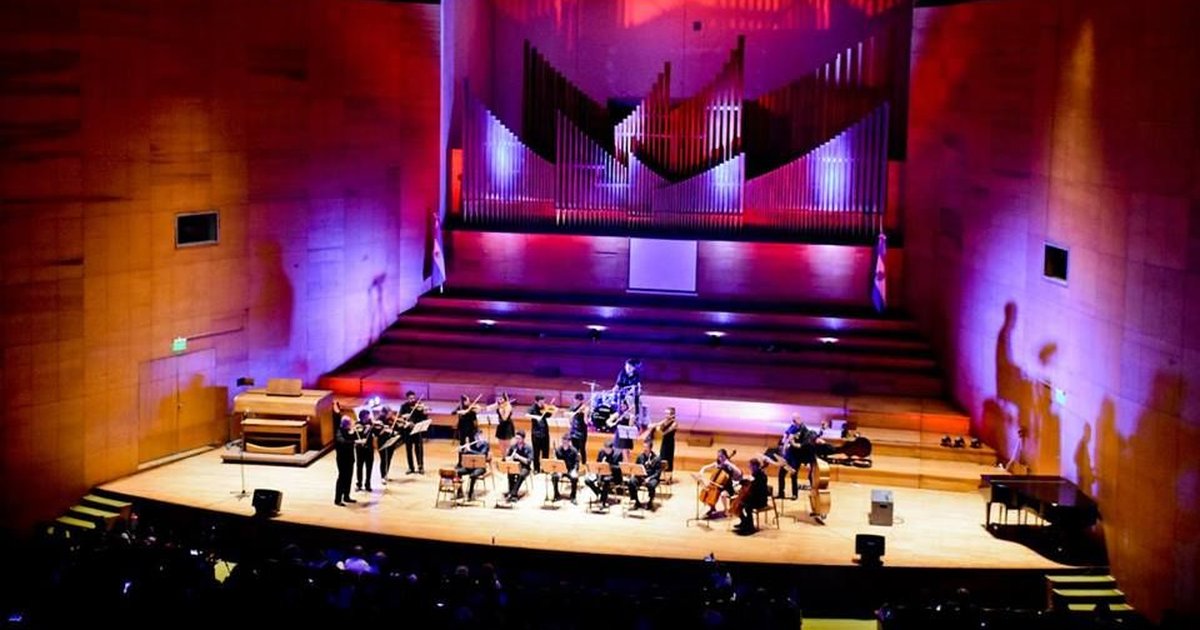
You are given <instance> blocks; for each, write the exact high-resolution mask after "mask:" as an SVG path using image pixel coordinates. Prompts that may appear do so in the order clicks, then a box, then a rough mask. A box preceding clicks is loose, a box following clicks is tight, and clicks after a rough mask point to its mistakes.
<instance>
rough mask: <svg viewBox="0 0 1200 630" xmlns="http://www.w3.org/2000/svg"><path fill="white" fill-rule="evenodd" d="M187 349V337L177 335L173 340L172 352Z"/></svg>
mask: <svg viewBox="0 0 1200 630" xmlns="http://www.w3.org/2000/svg"><path fill="white" fill-rule="evenodd" d="M184 350H187V337H176V338H174V339H172V340H171V352H183V351H184Z"/></svg>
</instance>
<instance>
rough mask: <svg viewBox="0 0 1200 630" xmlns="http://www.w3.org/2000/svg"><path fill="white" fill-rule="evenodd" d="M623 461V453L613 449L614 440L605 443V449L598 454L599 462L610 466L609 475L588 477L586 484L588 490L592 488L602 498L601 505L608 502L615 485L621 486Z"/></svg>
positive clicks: (597, 459)
mask: <svg viewBox="0 0 1200 630" xmlns="http://www.w3.org/2000/svg"><path fill="white" fill-rule="evenodd" d="M622 459H623V457H622V455H621V451H619V450H617V449H616V448H613V441H612V440H609V441H607V442H605V443H604V448H602V449H600V452H599V453H596V461H597V462H604V463H606V464H608V465H609V474H606V475H596V474H591V475H588V476H587V480H586V481H585V482H584V483H586V484H587V487H588V488H591V490H592V492H593V493H595V494H596V495H597V496H599V497H600V503H607V502H608V491H609V490H610V489H611V488H612V486H613V484H617V485H620V483H621V461H622Z"/></svg>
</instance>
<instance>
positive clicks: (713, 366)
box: [350, 296, 943, 397]
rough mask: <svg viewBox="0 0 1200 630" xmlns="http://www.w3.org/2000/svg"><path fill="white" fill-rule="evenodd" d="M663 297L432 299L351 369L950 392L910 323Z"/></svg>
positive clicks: (853, 312) (856, 312)
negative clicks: (635, 373) (630, 372)
mask: <svg viewBox="0 0 1200 630" xmlns="http://www.w3.org/2000/svg"><path fill="white" fill-rule="evenodd" d="M630 299H635V298H630ZM610 300H611V298H610ZM659 302H662V303H661V304H657V305H635V306H629V305H626V304H620V303H616V302H611V301H610V302H607V303H605V302H602V303H586V304H585V303H579V302H552V301H551V302H546V301H530V300H510V299H498V298H496V297H486V296H484V297H479V296H474V297H472V296H426V297H422V298H421V300H420V301H419V302H418V304H417V306H416V307H414V308H413V309H411V310H410V311H408V312H407V313H405V314H403V315H402V316H401V317H400V319H399V320H397V322H396V323H395V324H394V325H393V326H392V327H391V328H390V329H388V330H387V331H385V333H384V334H383V335H382V336H381V338H380V339H379V341H378V342H376V343H375V344H374V345H373V346H372V347H371V348H369V349H368V350H367V351H366V352H365V353H363V355H361V356H360V357H359V358H358V360H357V362H356V363H355V364H354V365H353V366H350V367H387V366H407V367H419V368H427V369H459V368H462V367H464V366H479V365H497V366H504V369H506V370H510V371H515V372H518V373H524V374H526V375H543V376H563V377H571V378H577V379H589V378H590V379H595V378H596V376H597V375H598V374H605V375H606V379H607V375H609V374H612V373H615V371H616V369H615V368H619V367H620V365H621V364H622V363H623V361H624V360H625V359H626V358H628V357H631V356H636V357H640V358H642V359H643V360H644V361H645V374H644V376H645V378H646V379H647V380H649V381H653V382H655V383H662V384H665V383H675V384H694V385H706V386H710V387H731V386H733V387H777V388H788V389H790V390H804V391H810V392H829V391H831V390H833V389H835V388H841V389H848V390H850V391H851V392H852V393H878V394H889V395H901V394H903V395H916V396H933V397H937V396H940V395H941V394H942V392H943V385H942V380H941V373H940V370H939V368H938V365H937V362H936V360H935V357H934V354H933V352H932V350H931V348H930V346H929V344H928V343H927V342H925V341H924V340H923V339H921V338H920V336H919V335H918V334H917V332H916V328H915V326H914V325H913V323H912V322H910V321H907V320H901V319H892V318H880V317H871V316H870V313H868V312H867V311H865V310H863V309H849V310H846V309H843V312H841V313H839V312H838V311H837V310H836V309H833V310H832V311H831V312H828V313H796V312H788V311H786V310H784V309H778V310H772V311H752V310H751V311H737V310H728V307H729V305H728V304H720V305H714V304H709V305H705V304H701V303H698V302H696V301H692V300H680V299H673V300H659ZM706 306H707V308H710V309H713V310H703V309H704V308H705V307H706ZM481 322H486V323H487V325H486V326H485V325H483V324H481ZM589 326H590V327H593V328H591V329H589ZM597 326H599V327H603V330H596V329H595V327H597ZM710 332H717V333H720V334H723V335H724V336H722V337H720V338H715V337H712V336H710V335H709V333H710Z"/></svg>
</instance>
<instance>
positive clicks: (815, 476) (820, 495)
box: [808, 457, 833, 525]
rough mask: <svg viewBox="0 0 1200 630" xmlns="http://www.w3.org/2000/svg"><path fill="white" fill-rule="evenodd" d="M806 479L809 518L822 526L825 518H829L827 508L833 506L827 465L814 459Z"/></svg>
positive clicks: (823, 461)
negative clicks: (807, 483)
mask: <svg viewBox="0 0 1200 630" xmlns="http://www.w3.org/2000/svg"><path fill="white" fill-rule="evenodd" d="M808 479H809V491H808V508H809V516H812V517H813V519H815V520H816V521H817V522H818V523H820V524H822V525H824V524H825V518H826V517H827V516H829V508H830V507H832V506H833V498H832V496H831V495H830V494H829V463H828V462H826V461H825V460H823V459H821V458H819V457H818V458H816V459H814V460H813V463H812V464H811V468H809V471H808Z"/></svg>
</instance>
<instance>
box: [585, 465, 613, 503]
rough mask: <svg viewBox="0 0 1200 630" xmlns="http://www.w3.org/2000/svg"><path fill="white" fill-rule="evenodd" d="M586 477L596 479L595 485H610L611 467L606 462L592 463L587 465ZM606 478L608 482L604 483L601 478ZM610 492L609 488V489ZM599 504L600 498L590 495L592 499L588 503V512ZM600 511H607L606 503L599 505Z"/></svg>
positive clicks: (594, 494) (593, 494)
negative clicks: (589, 476)
mask: <svg viewBox="0 0 1200 630" xmlns="http://www.w3.org/2000/svg"><path fill="white" fill-rule="evenodd" d="M588 475H591V476H593V477H595V478H596V483H612V479H611V477H612V465H610V464H609V463H608V462H592V463H590V464H588ZM605 476H608V477H610V479H609V481H607V482H605V481H604V480H603V479H602V478H603V477H605ZM610 491H611V488H610ZM597 503H600V497H599V496H597V495H596V493H595V492H593V493H592V499H591V500H590V501H588V511H592V506H593V505H595V504H597ZM600 511H603V512H607V511H608V502H607V501H605V502H604V503H600Z"/></svg>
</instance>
